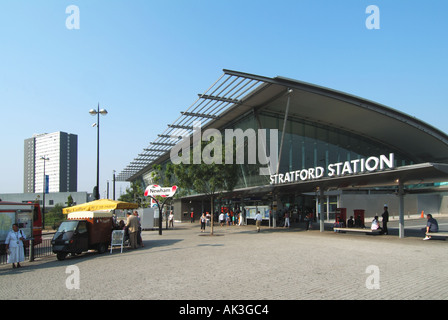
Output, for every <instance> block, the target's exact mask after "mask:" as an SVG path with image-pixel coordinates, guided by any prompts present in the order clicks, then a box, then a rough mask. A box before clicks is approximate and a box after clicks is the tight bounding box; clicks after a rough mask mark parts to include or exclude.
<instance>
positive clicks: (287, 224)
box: [284, 211, 291, 228]
mask: <svg viewBox="0 0 448 320" xmlns="http://www.w3.org/2000/svg"><path fill="white" fill-rule="evenodd" d="M290 226H291V225H290V224H289V211H286V212H285V226H284V227H285V228H289V227H290Z"/></svg>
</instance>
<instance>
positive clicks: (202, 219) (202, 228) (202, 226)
mask: <svg viewBox="0 0 448 320" xmlns="http://www.w3.org/2000/svg"><path fill="white" fill-rule="evenodd" d="M200 220H201V232H205V223H206V222H207V217H206V216H205V213H202V216H201V218H200Z"/></svg>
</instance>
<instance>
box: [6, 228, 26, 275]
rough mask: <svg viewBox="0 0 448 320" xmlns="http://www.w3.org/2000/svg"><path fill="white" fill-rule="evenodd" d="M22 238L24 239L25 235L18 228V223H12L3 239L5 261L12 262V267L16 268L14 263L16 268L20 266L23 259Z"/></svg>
mask: <svg viewBox="0 0 448 320" xmlns="http://www.w3.org/2000/svg"><path fill="white" fill-rule="evenodd" d="M23 240H25V236H24V234H23V232H22V230H19V225H18V224H17V223H14V224H13V225H12V230H11V231H10V232H9V233H8V235H7V236H6V240H5V244H6V251H7V252H8V259H7V263H12V267H13V268H16V263H17V268H20V267H22V266H21V265H20V262H22V261H24V260H25V251H24V249H23Z"/></svg>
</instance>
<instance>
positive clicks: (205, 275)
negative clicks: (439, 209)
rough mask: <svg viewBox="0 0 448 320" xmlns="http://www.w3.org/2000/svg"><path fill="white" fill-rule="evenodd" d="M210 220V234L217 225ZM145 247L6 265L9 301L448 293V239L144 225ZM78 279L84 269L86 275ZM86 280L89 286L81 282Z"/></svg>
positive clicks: (0, 292) (0, 278) (0, 289)
mask: <svg viewBox="0 0 448 320" xmlns="http://www.w3.org/2000/svg"><path fill="white" fill-rule="evenodd" d="M209 230H210V229H209V227H207V230H206V231H207V232H208V231H209ZM143 240H144V244H145V247H143V248H139V249H136V250H129V249H125V250H124V251H123V253H120V250H119V249H118V248H116V249H114V251H113V253H112V254H109V252H106V253H104V254H102V255H98V254H96V253H86V254H82V255H80V256H76V257H69V258H67V259H66V260H65V261H57V260H56V257H54V256H52V257H46V258H42V259H39V260H37V261H35V262H32V263H30V262H25V263H24V264H23V265H24V267H23V268H21V269H14V270H13V269H12V268H11V265H2V266H0V283H1V285H0V298H1V299H20V300H23V299H43V300H49V299H164V300H166V299H175V300H187V299H193V300H204V299H206V300H229V299H231V300H261V299H263V300H264V299H274V300H276V299H286V300H289V299H294V300H298V299H313V300H315V299H340V300H353V299H362V300H364V299H447V298H448V270H447V264H448V263H447V262H446V259H445V256H446V252H447V250H448V242H447V241H444V240H431V241H422V237H420V236H419V237H406V238H404V239H399V238H398V237H397V236H396V235H384V236H373V235H364V234H349V233H346V234H342V233H334V232H332V231H325V232H323V233H321V232H319V230H318V228H315V229H313V230H310V231H305V230H304V229H303V228H300V227H299V228H290V229H283V228H275V229H273V228H269V227H262V231H261V232H260V233H257V232H256V230H255V226H253V225H249V226H231V227H221V226H219V225H217V226H216V225H215V236H210V235H209V233H200V227H199V224H197V223H196V224H190V223H182V224H180V223H178V224H176V226H175V229H174V230H163V235H159V234H158V232H157V231H144V232H143ZM78 275H79V277H78V278H76V279H75V276H78ZM78 284H79V288H77V285H78Z"/></svg>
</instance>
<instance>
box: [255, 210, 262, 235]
mask: <svg viewBox="0 0 448 320" xmlns="http://www.w3.org/2000/svg"><path fill="white" fill-rule="evenodd" d="M262 219H263V218H262V216H261V214H260V211H257V214H256V215H255V225H256V226H257V232H260V226H261V220H262Z"/></svg>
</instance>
